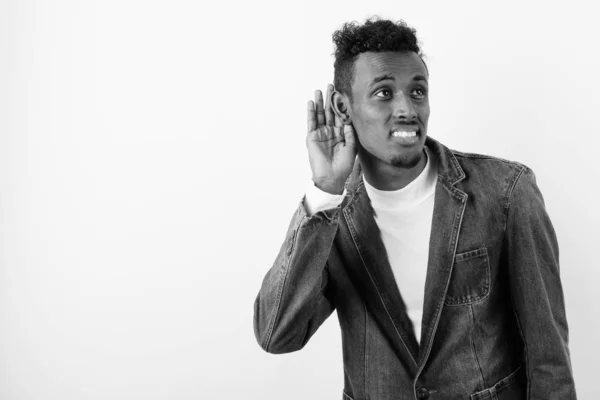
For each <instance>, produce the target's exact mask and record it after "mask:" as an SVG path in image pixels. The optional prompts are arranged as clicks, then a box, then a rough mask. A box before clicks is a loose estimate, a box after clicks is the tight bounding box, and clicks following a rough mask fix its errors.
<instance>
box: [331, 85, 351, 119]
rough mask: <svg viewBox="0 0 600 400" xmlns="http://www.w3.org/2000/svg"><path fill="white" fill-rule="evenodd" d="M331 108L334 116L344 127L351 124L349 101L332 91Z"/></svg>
mask: <svg viewBox="0 0 600 400" xmlns="http://www.w3.org/2000/svg"><path fill="white" fill-rule="evenodd" d="M330 100H331V108H333V112H334V113H335V115H336V116H337V117H338V118H339V119H340V120H341V121H342V123H343V124H344V125H350V124H352V115H351V114H352V113H351V110H350V99H349V98H348V96H346V95H345V94H342V93H340V92H338V91H337V90H334V91H333V93H331V99H330Z"/></svg>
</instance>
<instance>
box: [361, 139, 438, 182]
mask: <svg viewBox="0 0 600 400" xmlns="http://www.w3.org/2000/svg"><path fill="white" fill-rule="evenodd" d="M358 157H359V159H360V163H361V166H362V169H363V173H364V175H365V178H366V179H367V181H368V182H369V184H371V186H373V187H374V188H375V189H379V190H400V189H402V188H404V187H405V186H406V185H408V184H409V183H411V182H412V181H414V180H415V178H416V177H417V176H419V174H420V173H421V172H422V171H423V169H424V168H425V165H426V164H427V156H426V155H425V149H423V151H422V152H421V159H420V160H419V163H418V164H417V165H415V166H414V167H412V168H404V167H398V166H395V165H392V164H387V163H383V162H382V161H381V160H374V159H372V158H371V157H366V156H365V155H364V154H360V153H359V155H358Z"/></svg>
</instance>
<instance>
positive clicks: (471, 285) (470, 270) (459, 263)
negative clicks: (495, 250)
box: [445, 247, 490, 306]
mask: <svg viewBox="0 0 600 400" xmlns="http://www.w3.org/2000/svg"><path fill="white" fill-rule="evenodd" d="M489 294H490V263H489V260H488V253H487V248H485V247H482V248H479V249H477V250H472V251H467V252H465V253H460V254H457V255H456V256H455V257H454V266H453V267H452V275H451V277H450V284H449V285H448V292H447V293H446V300H445V304H446V305H447V306H460V305H466V304H472V303H476V302H478V301H481V300H483V299H485V298H486V297H487V296H488V295H489Z"/></svg>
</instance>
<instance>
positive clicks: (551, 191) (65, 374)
mask: <svg viewBox="0 0 600 400" xmlns="http://www.w3.org/2000/svg"><path fill="white" fill-rule="evenodd" d="M588 4H592V2H585V1H578V0H571V1H563V2H560V3H558V2H548V1H529V2H526V1H504V2H500V3H498V2H496V3H491V2H477V1H472V2H460V1H458V2H457V1H452V2H450V1H437V2H426V1H412V2H404V1H398V0H389V1H376V0H370V1H355V2H348V1H339V2H325V1H309V2H302V3H299V4H297V5H293V6H291V5H289V4H287V3H284V2H277V3H275V2H272V3H267V2H265V1H252V2H249V1H247V2H242V1H238V2H231V1H220V2H215V3H214V4H212V5H211V6H203V5H201V2H199V1H191V0H190V1H168V2H167V1H148V0H146V1H141V0H139V1H133V0H119V1H116V0H104V1H75V0H57V1H33V0H20V1H17V0H13V1H10V0H3V1H1V2H0V399H3V400H26V399H27V400H30V399H33V400H38V399H40V400H45V399H52V400H54V399H56V400H59V399H60V400H84V399H85V400H87V399H102V400H104V399H123V400H125V399H127V400H128V399H233V398H245V399H336V398H341V390H342V384H343V379H342V377H343V373H342V362H341V341H340V333H339V327H338V324H337V319H336V317H335V315H333V316H332V317H331V318H330V319H329V320H328V321H327V322H326V323H325V324H324V325H323V326H322V328H321V329H320V331H319V332H317V334H316V335H315V336H314V337H313V339H312V340H311V342H310V343H309V344H308V345H307V347H306V348H305V349H303V350H302V351H300V352H297V353H294V354H289V355H279V356H273V355H269V354H266V353H264V352H263V351H262V350H261V349H260V348H259V346H258V345H257V343H256V341H255V339H254V334H253V328H252V314H253V302H254V298H255V296H256V294H257V292H258V289H259V287H260V284H261V281H262V278H263V276H264V274H265V273H266V272H267V270H268V268H269V267H270V266H271V263H272V262H273V260H274V258H275V255H276V254H277V251H278V249H279V246H280V244H281V242H282V241H283V238H284V234H285V231H286V228H287V225H288V222H289V220H290V218H291V216H292V213H293V211H294V210H295V207H296V205H297V203H298V201H299V200H300V198H301V196H302V193H303V190H304V185H305V183H306V181H307V179H308V178H309V177H310V170H309V167H308V160H307V155H306V149H305V145H304V134H305V127H306V121H305V104H306V101H307V100H309V99H310V98H311V97H312V92H313V90H314V89H316V88H325V85H326V84H327V83H329V82H331V80H332V77H333V68H332V64H333V58H332V57H331V53H332V52H333V47H332V44H331V34H332V33H333V31H334V30H335V29H337V28H339V27H340V25H341V24H342V23H343V22H344V21H349V20H363V19H364V18H365V17H367V16H369V15H372V14H379V15H381V16H383V17H387V18H392V19H404V20H406V21H407V22H408V23H409V25H411V26H414V27H416V28H417V32H418V35H419V38H420V40H421V43H422V45H423V50H424V52H425V53H426V55H427V62H428V66H429V70H430V73H431V78H430V87H431V100H430V101H431V110H432V112H431V119H430V124H429V134H430V135H431V136H432V137H434V138H436V139H438V140H440V141H441V142H442V143H444V144H446V145H448V146H449V147H451V148H456V149H459V150H462V151H472V152H479V153H486V154H492V155H495V156H500V157H503V158H508V159H513V160H517V161H520V162H522V163H525V164H526V165H528V166H530V167H532V168H533V170H534V171H535V172H536V175H537V179H538V184H539V186H540V188H541V190H542V192H543V194H544V196H545V199H546V205H547V208H548V211H549V213H550V216H551V218H552V220H553V222H554V225H555V228H556V231H557V234H558V238H559V243H560V246H561V254H560V258H561V276H562V280H563V284H564V291H565V296H566V304H567V316H568V321H569V325H570V332H571V336H570V341H571V353H572V361H573V368H574V373H575V380H576V384H577V388H578V392H579V397H580V398H581V399H594V398H597V397H598V396H599V395H600V391H599V389H598V384H597V368H596V364H597V359H598V357H600V346H599V345H598V337H599V336H600V322H599V318H598V316H599V311H598V308H597V304H598V302H599V300H600V294H599V291H598V290H597V288H598V280H599V279H600V273H599V272H598V271H599V269H600V265H599V262H598V256H597V254H598V250H599V246H600V244H599V242H598V239H599V236H600V235H599V233H598V229H597V227H598V225H599V223H600V209H599V207H598V198H599V195H600V193H599V190H598V176H599V173H600V169H599V167H598V162H597V157H598V148H599V146H600V139H599V136H600V135H599V134H600V129H599V128H598V124H599V123H598V114H599V112H600V100H599V96H598V92H599V89H600V74H599V73H598V72H599V71H600V55H599V52H598V46H597V39H598V37H600V28H599V27H598V24H597V22H596V20H595V17H596V15H597V13H596V12H595V10H594V9H593V8H592V6H590V5H588Z"/></svg>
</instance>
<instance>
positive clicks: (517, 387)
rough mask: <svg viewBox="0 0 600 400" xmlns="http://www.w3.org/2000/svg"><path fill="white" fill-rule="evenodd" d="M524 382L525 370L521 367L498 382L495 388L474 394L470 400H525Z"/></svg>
mask: <svg viewBox="0 0 600 400" xmlns="http://www.w3.org/2000/svg"><path fill="white" fill-rule="evenodd" d="M523 382H524V377H523V369H522V368H521V367H519V368H517V369H516V370H515V371H514V372H512V373H511V374H510V375H508V376H506V377H505V378H503V379H501V380H500V381H498V382H497V383H496V384H495V385H494V386H492V387H489V388H487V389H484V390H482V391H480V392H477V393H473V394H472V395H471V397H470V400H500V399H510V400H519V399H524V398H525V388H524V387H523V386H522V383H523ZM512 389H514V390H512ZM511 392H512V393H511Z"/></svg>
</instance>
